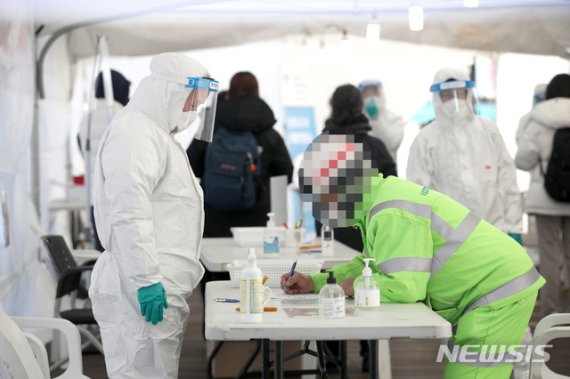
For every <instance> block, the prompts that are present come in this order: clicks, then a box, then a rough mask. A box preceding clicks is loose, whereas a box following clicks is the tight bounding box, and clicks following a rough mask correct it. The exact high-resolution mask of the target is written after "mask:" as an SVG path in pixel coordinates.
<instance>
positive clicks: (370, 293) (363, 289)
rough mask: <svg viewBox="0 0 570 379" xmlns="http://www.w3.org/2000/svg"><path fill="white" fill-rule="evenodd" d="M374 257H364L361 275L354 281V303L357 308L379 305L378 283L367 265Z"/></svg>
mask: <svg viewBox="0 0 570 379" xmlns="http://www.w3.org/2000/svg"><path fill="white" fill-rule="evenodd" d="M373 260H374V258H364V263H365V265H366V266H365V267H364V269H363V270H362V275H361V276H359V277H358V278H356V280H355V281H354V284H353V286H354V305H355V306H356V307H357V308H375V307H379V306H380V285H379V284H378V282H377V281H376V278H374V277H373V276H372V270H371V269H370V267H369V266H368V264H369V263H370V261H373Z"/></svg>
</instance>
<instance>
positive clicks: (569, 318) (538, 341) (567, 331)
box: [530, 313, 570, 379]
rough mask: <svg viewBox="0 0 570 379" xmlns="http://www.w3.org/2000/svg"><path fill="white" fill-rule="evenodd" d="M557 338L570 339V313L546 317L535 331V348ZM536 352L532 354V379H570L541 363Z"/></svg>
mask: <svg viewBox="0 0 570 379" xmlns="http://www.w3.org/2000/svg"><path fill="white" fill-rule="evenodd" d="M557 338H570V313H555V314H551V315H548V316H546V317H544V318H543V319H542V320H540V321H539V322H538V324H537V325H536V328H535V330H534V346H538V345H547V344H548V343H549V342H550V341H552V340H554V339H557ZM541 358H542V357H540V356H538V354H537V353H536V350H534V351H533V353H532V361H531V364H530V378H531V379H570V376H565V375H560V374H557V373H555V372H554V371H552V370H551V369H550V368H548V366H547V365H546V363H545V362H540V361H538V362H537V361H536V360H540V359H541Z"/></svg>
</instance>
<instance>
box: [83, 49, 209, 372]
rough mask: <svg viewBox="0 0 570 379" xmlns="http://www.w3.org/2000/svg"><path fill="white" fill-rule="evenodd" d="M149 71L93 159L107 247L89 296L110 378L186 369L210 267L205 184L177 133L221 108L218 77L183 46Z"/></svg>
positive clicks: (102, 235)
mask: <svg viewBox="0 0 570 379" xmlns="http://www.w3.org/2000/svg"><path fill="white" fill-rule="evenodd" d="M150 71H151V74H150V75H149V76H147V77H146V78H144V79H143V80H142V82H141V83H140V85H139V86H138V88H137V90H136V92H135V93H134V95H133V97H132V98H131V100H130V102H129V104H128V105H127V106H126V107H125V108H124V109H122V110H121V111H120V112H119V113H117V114H116V115H115V117H114V118H113V120H112V122H111V125H110V126H109V127H108V128H107V130H106V131H105V134H104V135H103V137H102V139H101V143H100V146H99V152H98V154H97V159H96V164H95V166H96V167H95V184H94V186H95V191H94V192H95V220H96V222H97V226H98V227H99V236H100V238H101V242H102V244H103V246H104V248H105V252H104V253H103V254H102V255H101V257H100V258H99V259H98V260H97V263H96V264H95V268H94V270H93V275H92V284H91V288H90V290H89V296H90V298H91V300H92V303H93V314H94V315H95V319H96V320H97V323H98V324H99V326H100V328H101V336H102V339H103V349H104V352H105V363H106V366H107V374H108V376H109V377H110V378H112V379H114V378H177V377H178V363H179V358H180V351H181V348H182V342H183V338H184V329H185V325H186V323H187V320H188V316H189V313H190V310H189V307H188V304H187V302H186V299H187V297H188V296H190V294H191V293H192V291H193V289H194V288H195V287H196V286H197V285H198V283H199V281H200V279H201V278H202V275H203V273H204V268H203V267H202V265H201V264H200V261H199V258H200V257H199V254H200V243H201V238H202V232H203V222H204V221H203V220H204V212H203V193H202V190H201V189H200V185H199V184H198V182H197V180H196V178H195V177H194V175H193V173H192V170H191V168H190V164H189V163H188V159H187V157H186V152H185V150H184V148H183V147H182V146H181V145H180V144H179V143H178V142H177V141H176V140H175V138H174V134H175V133H177V132H180V131H182V130H183V129H185V128H187V127H188V126H189V125H190V123H191V122H193V121H194V120H196V119H197V116H198V113H200V111H202V110H204V109H205V108H204V106H205V105H207V104H210V106H213V107H214V108H215V99H216V98H217V96H215V95H216V93H215V92H216V91H217V82H216V81H213V80H211V79H209V78H207V76H208V73H207V71H206V69H205V68H204V67H203V66H202V65H201V64H200V63H198V62H196V61H195V60H193V59H191V58H189V57H187V56H185V55H182V54H173V53H166V54H160V55H158V56H156V57H154V58H153V59H152V60H151V62H150ZM214 114H215V113H214ZM202 119H203V120H208V117H203V118H202ZM209 121H210V122H208V123H206V122H205V121H204V123H203V126H202V128H201V130H202V133H201V137H203V138H204V139H205V140H208V138H210V140H211V135H212V131H213V119H211V118H210V119H209Z"/></svg>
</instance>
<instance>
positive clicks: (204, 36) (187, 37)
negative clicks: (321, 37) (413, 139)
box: [69, 5, 570, 58]
mask: <svg viewBox="0 0 570 379" xmlns="http://www.w3.org/2000/svg"><path fill="white" fill-rule="evenodd" d="M323 12H324V13H325V15H319V14H311V15H306V14H302V13H299V14H286V13H285V14H262V15H250V14H238V15H237V16H236V15H235V14H233V15H232V14H230V13H223V12H222V11H220V12H211V13H208V12H206V11H202V12H192V10H191V9H188V10H186V11H181V12H171V13H160V14H153V15H147V16H139V17H136V18H126V19H122V20H116V21H110V22H103V23H99V24H95V25H93V26H89V27H86V28H79V29H76V30H74V31H73V32H71V34H70V47H69V49H70V54H71V55H72V57H74V58H83V57H88V56H92V55H93V53H94V51H95V42H96V36H97V35H98V34H102V35H106V36H107V37H108V39H109V45H110V52H111V54H112V55H146V54H156V53H159V52H163V51H182V50H195V49H201V48H206V47H217V46H224V45H235V44H243V43H247V42H252V41H260V40H265V39H271V38H276V37H281V36H283V35H287V34H299V35H303V34H307V33H309V34H311V33H312V34H315V33H323V32H330V31H331V30H334V29H335V28H336V29H339V30H340V29H343V30H346V31H348V32H349V33H352V34H355V35H363V34H364V32H365V29H366V24H367V23H368V22H370V21H371V13H368V12H360V13H358V14H350V13H347V14H340V15H326V10H323ZM569 19H570V7H569V6H567V5H566V6H563V5H561V6H547V7H534V8H522V7H519V8H498V9H496V8H481V9H470V10H453V11H450V10H431V11H430V10H426V15H425V27H424V30H422V31H421V32H411V31H409V30H408V19H407V13H406V11H405V7H404V8H403V10H401V11H399V12H385V13H382V12H379V13H378V21H379V22H380V23H381V25H382V36H381V38H382V39H387V40H395V41H405V42H412V43H420V44H428V45H436V46H445V47H454V48H462V49H471V50H485V51H500V52H504V51H506V52H519V53H529V54H544V55H558V56H561V57H568V52H567V48H568V47H570V22H568V20H569ZM331 26H334V28H332V29H331ZM339 35H340V32H339Z"/></svg>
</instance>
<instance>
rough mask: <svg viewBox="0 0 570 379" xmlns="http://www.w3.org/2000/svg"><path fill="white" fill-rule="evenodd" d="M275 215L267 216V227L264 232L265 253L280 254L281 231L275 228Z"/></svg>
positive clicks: (269, 214)
mask: <svg viewBox="0 0 570 379" xmlns="http://www.w3.org/2000/svg"><path fill="white" fill-rule="evenodd" d="M274 217H275V214H274V213H271V212H270V213H268V214H267V225H266V226H265V230H264V231H263V253H265V254H274V253H279V229H278V228H277V227H275V220H274Z"/></svg>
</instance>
